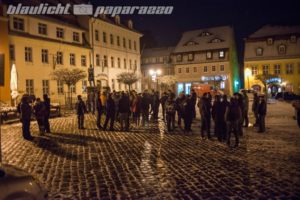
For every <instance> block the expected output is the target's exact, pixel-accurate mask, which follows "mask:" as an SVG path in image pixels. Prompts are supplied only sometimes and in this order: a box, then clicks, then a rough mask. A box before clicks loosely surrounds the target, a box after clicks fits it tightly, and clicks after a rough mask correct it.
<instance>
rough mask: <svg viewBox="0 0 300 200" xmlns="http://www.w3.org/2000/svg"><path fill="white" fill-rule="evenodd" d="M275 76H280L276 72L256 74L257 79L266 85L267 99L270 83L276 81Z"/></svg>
mask: <svg viewBox="0 0 300 200" xmlns="http://www.w3.org/2000/svg"><path fill="white" fill-rule="evenodd" d="M274 78H278V76H276V75H274V74H258V75H256V76H255V79H256V80H259V81H260V82H261V83H262V84H263V85H264V92H265V95H266V99H267V98H268V85H269V84H270V83H273V82H274V81H272V79H274Z"/></svg>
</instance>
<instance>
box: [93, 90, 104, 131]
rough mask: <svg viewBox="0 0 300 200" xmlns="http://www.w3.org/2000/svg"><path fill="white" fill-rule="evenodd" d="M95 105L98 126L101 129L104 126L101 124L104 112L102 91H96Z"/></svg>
mask: <svg viewBox="0 0 300 200" xmlns="http://www.w3.org/2000/svg"><path fill="white" fill-rule="evenodd" d="M95 104H96V105H95V107H96V117H97V121H96V124H97V128H98V129H99V130H100V129H101V128H102V126H101V115H102V113H103V105H102V102H101V98H100V91H99V92H97V93H96V95H95Z"/></svg>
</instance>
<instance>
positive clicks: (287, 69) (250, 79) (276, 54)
mask: <svg viewBox="0 0 300 200" xmlns="http://www.w3.org/2000/svg"><path fill="white" fill-rule="evenodd" d="M244 70H245V72H244V74H245V76H244V77H245V79H244V80H245V88H249V89H251V88H253V89H255V90H257V91H260V92H262V91H264V88H263V87H264V86H263V84H262V83H261V82H260V81H259V80H256V79H255V76H256V75H259V74H271V75H274V77H273V78H272V80H268V81H267V82H269V83H272V84H269V85H268V93H272V94H276V93H277V92H281V91H290V92H295V93H297V94H300V26H285V27H281V26H270V25H266V26H264V27H262V28H261V29H259V30H257V31H256V32H255V33H253V34H252V35H250V36H249V37H248V38H246V39H245V53H244Z"/></svg>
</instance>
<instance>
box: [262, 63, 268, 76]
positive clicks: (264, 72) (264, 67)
mask: <svg viewBox="0 0 300 200" xmlns="http://www.w3.org/2000/svg"><path fill="white" fill-rule="evenodd" d="M263 74H264V75H267V74H269V65H263Z"/></svg>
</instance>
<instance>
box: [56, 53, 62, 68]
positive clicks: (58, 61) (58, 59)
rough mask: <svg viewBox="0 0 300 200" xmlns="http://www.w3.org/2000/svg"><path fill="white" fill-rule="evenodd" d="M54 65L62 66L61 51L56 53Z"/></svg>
mask: <svg viewBox="0 0 300 200" xmlns="http://www.w3.org/2000/svg"><path fill="white" fill-rule="evenodd" d="M56 64H58V65H62V64H63V53H62V52H61V51H58V52H57V53H56Z"/></svg>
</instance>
